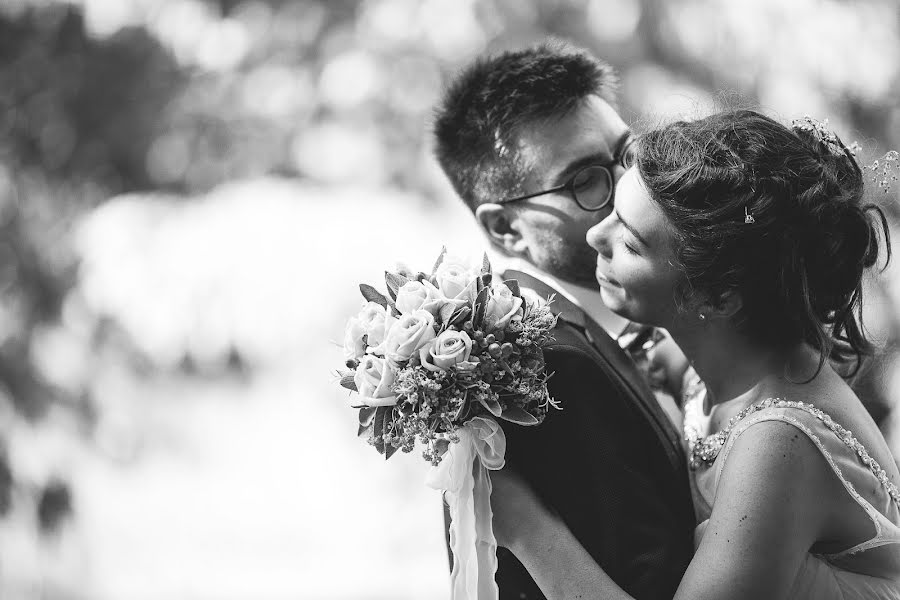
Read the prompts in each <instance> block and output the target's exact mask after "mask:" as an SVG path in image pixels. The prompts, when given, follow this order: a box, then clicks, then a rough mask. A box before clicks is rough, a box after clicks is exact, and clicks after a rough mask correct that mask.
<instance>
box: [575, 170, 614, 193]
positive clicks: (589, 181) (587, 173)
mask: <svg viewBox="0 0 900 600" xmlns="http://www.w3.org/2000/svg"><path fill="white" fill-rule="evenodd" d="M608 180H609V176H608V174H607V172H606V169H604V168H602V167H588V168H587V169H582V170H581V171H579V173H578V174H577V175H575V179H574V180H573V181H572V187H574V188H575V191H576V192H587V191H590V190H592V189H594V188H595V187H597V186H598V185H601V184H606V183H607V182H608Z"/></svg>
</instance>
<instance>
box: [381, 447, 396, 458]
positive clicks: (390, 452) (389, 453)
mask: <svg viewBox="0 0 900 600" xmlns="http://www.w3.org/2000/svg"><path fill="white" fill-rule="evenodd" d="M396 451H397V446H394V445H393V444H385V445H384V460H387V459H389V458H390V457H392V456H393V455H394V452H396Z"/></svg>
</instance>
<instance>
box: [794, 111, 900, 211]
mask: <svg viewBox="0 0 900 600" xmlns="http://www.w3.org/2000/svg"><path fill="white" fill-rule="evenodd" d="M791 126H792V128H793V129H800V130H803V131H808V132H810V133H812V134H813V135H814V136H815V137H816V138H817V139H818V140H819V142H820V143H821V144H824V145H825V147H826V148H828V150H829V152H831V153H832V154H835V155H837V156H841V155H844V154H846V155H847V156H848V157H849V158H851V159H852V160H853V162H854V163H855V164H856V166H857V167H858V168H859V169H860V170H861V171H863V172H865V171H871V172H872V183H875V184H877V185H878V187H880V188H881V189H882V190H884V193H885V194H886V193H888V192H889V191H890V189H891V182H892V181H897V179H898V177H897V173H896V172H895V169H897V168H898V167H900V153H898V152H897V151H896V150H891V151H890V152H888V153H887V154H885V155H884V156H882V157H881V158H879V159H878V160H876V161H874V162H873V163H872V164H870V165H866V166H863V167H860V166H859V163H858V162H857V161H856V155H857V154H858V153H859V151H860V150H861V147H860V145H859V142H853V143H852V144H850V145H849V146H845V145H844V143H843V142H842V141H841V140H840V138H838V136H836V135H835V134H834V133H833V132H832V131H831V130H830V129H828V119H825V120H824V121H819V120H817V119H813V118H812V117H810V116H809V115H807V116H804V117H803V118H802V119H794V121H793V122H792V123H791Z"/></svg>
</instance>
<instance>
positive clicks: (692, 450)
mask: <svg viewBox="0 0 900 600" xmlns="http://www.w3.org/2000/svg"><path fill="white" fill-rule="evenodd" d="M772 407H775V408H797V409H801V410H805V411H806V412H808V413H810V414H811V415H813V416H814V417H816V418H817V419H818V420H819V421H821V422H822V424H824V425H825V426H826V427H827V428H828V429H830V430H831V431H832V432H834V434H835V435H836V436H837V437H838V438H839V439H840V440H841V441H842V442H843V443H844V444H845V445H846V446H847V447H848V448H849V449H850V450H851V451H853V452H854V453H855V454H856V455H857V456H858V457H859V460H860V461H861V462H862V463H863V464H864V465H866V467H868V468H869V470H871V471H872V474H873V475H875V477H876V478H877V479H878V481H880V482H881V485H882V486H883V487H884V489H885V491H887V493H888V495H890V497H891V498H892V499H893V501H894V502H895V503H896V504H897V506H898V507H900V489H898V488H897V486H896V485H895V484H894V483H893V482H892V481H890V479H888V476H887V472H886V471H885V470H884V469H882V468H881V465H879V464H878V462H877V461H876V460H875V459H874V458H872V457H871V456H870V455H869V452H868V450H866V448H865V446H863V445H862V444H861V443H860V442H859V440H857V439H856V438H855V437H854V436H853V433H852V432H851V431H850V430H849V429H846V428H845V427H843V426H842V425H840V424H839V423H837V422H835V421H834V419H832V418H831V416H830V415H828V414H826V413H825V412H824V411H822V410H820V409H819V408H816V407H815V406H813V405H812V404H807V403H804V402H793V401H790V400H784V399H783V398H769V399H766V400H760V401H758V402H754V403H753V404H751V405H749V406H748V407H746V408H745V409H744V410H742V411H741V412H739V413H738V414H736V415H734V416H733V417H732V418H731V419H729V421H728V423H727V425H726V426H725V427H723V428H722V429H721V430H720V431H717V432H716V433H714V434H712V435H708V436H706V437H703V436H701V435H700V432H699V431H697V429H696V426H695V425H694V422H693V420H691V419H685V425H684V438H685V440H686V441H687V444H688V456H689V460H690V467H691V469H692V470H696V469H699V468H700V467H702V466H709V465H712V464H713V462H715V460H716V457H717V456H718V455H719V452H720V451H721V450H722V447H723V446H724V445H725V442H726V440H727V439H728V436H729V435H730V434H731V432H732V430H733V429H734V427H735V425H737V424H738V423H739V422H740V421H742V420H743V419H744V418H746V417H747V416H749V415H751V414H753V413H756V412H759V411H761V410H765V409H767V408H772ZM692 408H693V409H696V405H693V406H692Z"/></svg>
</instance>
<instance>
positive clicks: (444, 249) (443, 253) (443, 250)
mask: <svg viewBox="0 0 900 600" xmlns="http://www.w3.org/2000/svg"><path fill="white" fill-rule="evenodd" d="M446 255H447V246H441V253H440V255H439V256H438V257H437V261H435V263H434V267H433V268H432V269H431V276H432V277H434V275H435V273H437V270H438V267H440V266H441V263H443V262H444V257H445V256H446Z"/></svg>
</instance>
